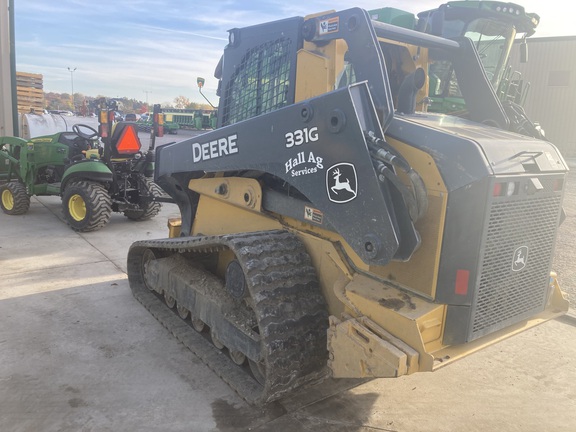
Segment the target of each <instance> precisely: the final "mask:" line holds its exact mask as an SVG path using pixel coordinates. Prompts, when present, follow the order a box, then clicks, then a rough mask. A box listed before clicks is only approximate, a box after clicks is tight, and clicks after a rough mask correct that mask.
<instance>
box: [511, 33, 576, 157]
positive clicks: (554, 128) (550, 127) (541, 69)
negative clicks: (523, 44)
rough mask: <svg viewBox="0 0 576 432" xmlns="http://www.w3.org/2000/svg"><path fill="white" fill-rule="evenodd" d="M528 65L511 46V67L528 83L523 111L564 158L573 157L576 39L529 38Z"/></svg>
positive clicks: (575, 151) (575, 140)
mask: <svg viewBox="0 0 576 432" xmlns="http://www.w3.org/2000/svg"><path fill="white" fill-rule="evenodd" d="M528 51H529V53H528V62H527V63H520V60H519V59H520V55H519V52H520V44H519V43H517V44H514V46H513V48H512V53H511V65H512V67H513V69H514V70H517V71H519V72H520V73H521V74H522V78H523V79H524V81H525V82H529V83H530V89H529V92H528V95H527V97H526V102H525V104H524V108H525V111H526V114H527V115H528V117H529V118H530V119H531V120H532V121H535V122H538V123H540V125H541V126H542V128H543V129H544V131H545V133H546V139H547V140H548V141H550V142H552V143H553V144H555V145H556V146H557V147H558V148H559V149H560V151H561V152H562V154H563V155H564V156H571V157H573V156H576V36H564V37H550V38H529V39H528Z"/></svg>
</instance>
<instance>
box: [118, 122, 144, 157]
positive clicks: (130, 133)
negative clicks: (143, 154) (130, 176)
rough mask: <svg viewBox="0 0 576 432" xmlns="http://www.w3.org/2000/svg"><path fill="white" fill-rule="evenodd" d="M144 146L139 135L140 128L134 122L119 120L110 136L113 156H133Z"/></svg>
mask: <svg viewBox="0 0 576 432" xmlns="http://www.w3.org/2000/svg"><path fill="white" fill-rule="evenodd" d="M141 148H142V143H141V142H140V138H139V137H138V128H137V126H136V124H135V123H134V122H118V123H116V124H115V125H114V131H113V132H112V137H111V138H110V149H111V153H112V157H113V158H126V157H131V156H132V155H134V154H135V153H138V152H139V151H140V149H141Z"/></svg>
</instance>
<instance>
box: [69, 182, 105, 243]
mask: <svg viewBox="0 0 576 432" xmlns="http://www.w3.org/2000/svg"><path fill="white" fill-rule="evenodd" d="M62 213H63V214H64V219H65V220H66V222H67V223H68V225H70V227H71V228H72V229H73V230H74V231H80V232H88V231H96V230H98V229H100V228H102V227H104V226H105V225H106V224H107V223H108V221H109V220H110V215H111V213H112V199H111V198H110V194H109V193H108V191H107V190H106V188H105V187H104V186H103V185H101V184H100V183H96V182H92V181H85V180H81V181H73V182H70V183H69V184H68V185H67V186H66V188H65V189H64V193H63V194H62Z"/></svg>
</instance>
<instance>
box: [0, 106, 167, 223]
mask: <svg viewBox="0 0 576 432" xmlns="http://www.w3.org/2000/svg"><path fill="white" fill-rule="evenodd" d="M114 105H115V102H114V101H112V102H106V101H105V100H103V101H101V105H100V113H99V122H100V124H99V131H97V130H96V129H94V128H92V127H91V126H88V125H83V124H78V125H74V126H73V127H72V131H71V132H70V131H68V132H59V133H56V134H54V135H48V136H41V137H36V138H32V139H29V140H25V139H22V138H17V137H0V206H1V207H2V210H3V211H4V213H6V214H9V215H19V214H24V213H26V212H27V211H28V209H29V207H30V197H31V196H34V195H37V196H40V195H60V196H61V197H62V213H63V216H64V219H65V220H66V222H67V223H68V224H69V225H70V227H71V228H72V229H73V230H75V231H81V232H88V231H95V230H98V229H100V228H102V227H104V226H105V225H106V224H107V223H108V221H109V219H110V216H111V213H112V212H113V211H114V212H120V213H123V214H124V215H125V216H126V217H127V218H128V219H131V220H135V221H142V220H147V219H150V218H152V217H154V216H156V215H157V214H158V213H159V212H160V208H161V204H160V202H159V200H160V197H161V195H162V190H161V189H160V188H159V187H158V186H157V185H156V184H155V183H153V181H152V176H153V173H154V146H153V143H154V141H153V140H152V143H151V145H150V149H149V150H148V151H147V152H143V151H142V150H141V143H140V139H139V137H138V131H137V128H136V126H135V124H134V123H128V122H118V123H114V121H113V119H114V117H113V116H114V111H115V108H116V107H115V106H114Z"/></svg>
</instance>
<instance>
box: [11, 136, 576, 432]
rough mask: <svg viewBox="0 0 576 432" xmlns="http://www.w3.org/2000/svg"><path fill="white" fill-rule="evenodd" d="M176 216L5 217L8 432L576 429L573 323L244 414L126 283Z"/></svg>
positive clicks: (574, 221) (566, 261)
mask: <svg viewBox="0 0 576 432" xmlns="http://www.w3.org/2000/svg"><path fill="white" fill-rule="evenodd" d="M190 135H191V132H186V131H183V132H181V133H179V134H178V135H175V136H167V137H164V138H162V140H161V141H160V142H159V145H161V144H162V143H165V142H168V141H175V140H180V139H184V138H186V137H187V136H190ZM141 137H142V140H143V144H144V145H147V141H146V139H145V138H146V135H145V134H142V135H141ZM575 188H576V174H570V181H569V183H568V190H569V192H570V193H569V194H568V196H567V201H566V203H565V209H566V212H567V219H566V221H565V224H564V225H563V227H562V229H561V233H560V234H561V235H560V238H559V241H558V247H557V252H556V259H555V269H556V270H557V271H558V274H559V277H560V282H561V283H562V284H563V286H564V287H565V288H566V289H567V291H569V292H570V295H571V301H572V302H573V304H574V302H575V301H576V295H574V289H575V287H576V272H574V270H573V268H574V262H575V261H574V257H575V256H576V247H574V246H575V244H574V243H575V241H574V239H573V236H574V232H575V231H574V229H575V227H576V216H574V215H576V193H574V190H575ZM177 214H178V208H177V207H176V206H175V205H173V204H164V205H163V209H162V212H161V213H160V214H159V215H158V216H157V217H155V218H154V219H152V220H150V221H145V222H132V221H129V220H128V219H126V218H125V217H123V216H122V215H120V214H113V216H112V218H111V221H110V223H109V224H108V225H107V226H106V227H105V228H104V229H102V230H100V231H97V232H92V233H76V232H74V231H72V230H71V229H70V228H68V227H67V226H66V224H65V223H64V222H63V221H62V217H61V214H60V199H59V198H58V197H40V198H32V202H31V207H30V211H29V212H28V213H27V214H25V215H22V216H7V215H5V214H0V278H1V282H0V316H1V317H2V318H1V321H2V326H1V328H0V431H10V432H12V431H14V432H19V431H26V432H28V431H98V432H100V431H114V432H116V431H166V432H172V431H194V432H204V431H223V432H226V431H244V430H252V431H269V430H273V431H275V432H283V431H286V432H288V431H291V432H292V431H338V432H340V431H342V432H344V431H346V432H347V431H362V432H367V431H406V432H408V431H410V432H415V431H496V430H503V431H522V432H529V431H534V432H536V431H538V432H541V431H566V432H568V431H570V432H571V431H573V430H576V386H575V383H576V367H575V364H576V360H575V359H576V327H575V320H574V318H569V319H566V318H564V319H559V320H555V321H552V322H548V323H545V324H543V325H541V326H539V327H536V328H534V329H532V330H529V331H526V332H524V333H522V334H520V335H518V336H516V337H513V338H511V339H508V340H506V341H504V342H501V343H499V344H497V345H495V346H492V347H489V348H487V349H485V350H483V351H481V352H479V353H477V354H474V355H472V356H470V357H468V358H465V359H463V360H461V361H459V362H457V363H455V364H453V365H450V366H449V367H446V368H443V369H440V370H439V371H437V372H434V373H429V374H426V373H422V374H416V375H411V376H405V377H402V378H398V379H377V380H372V381H368V382H363V383H359V382H356V381H342V382H338V383H335V382H333V381H328V382H326V383H324V384H321V385H319V386H316V387H314V388H313V389H311V390H309V391H306V392H303V393H300V394H298V395H296V396H294V397H292V398H289V399H285V400H281V401H279V402H276V403H273V404H271V405H270V406H267V407H266V408H263V409H262V408H255V407H252V406H249V405H247V404H246V403H245V402H243V401H242V400H241V399H240V398H239V397H238V395H236V394H235V393H234V392H233V391H232V390H231V389H230V388H229V387H228V386H227V385H226V384H225V383H223V382H222V381H221V380H220V379H219V378H218V377H217V376H216V375H215V374H214V373H213V372H212V371H211V370H210V369H209V368H208V367H206V366H205V365H204V364H203V363H202V362H201V361H200V360H198V359H197V358H196V357H195V356H194V355H193V354H192V353H191V352H190V351H189V350H188V349H186V348H185V347H184V346H183V345H182V344H180V343H179V342H178V341H177V340H176V339H175V338H174V337H173V336H172V335H171V334H170V333H169V332H168V331H167V330H166V329H165V328H163V327H162V326H161V325H160V324H159V323H158V321H156V320H155V318H154V317H153V316H152V315H150V314H149V313H148V311H147V310H146V309H144V308H143V307H142V305H141V304H140V303H138V302H137V301H136V300H135V299H134V297H133V296H132V294H131V291H130V288H129V286H128V281H127V277H126V273H125V272H126V255H127V251H128V248H129V246H130V244H132V242H134V241H136V240H142V239H154V238H163V237H166V236H167V228H166V222H167V218H168V217H169V216H171V215H177ZM571 316H572V317H573V315H572V313H571Z"/></svg>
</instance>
